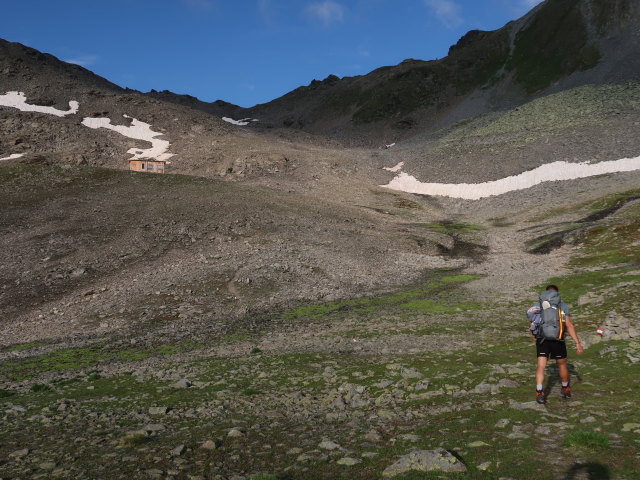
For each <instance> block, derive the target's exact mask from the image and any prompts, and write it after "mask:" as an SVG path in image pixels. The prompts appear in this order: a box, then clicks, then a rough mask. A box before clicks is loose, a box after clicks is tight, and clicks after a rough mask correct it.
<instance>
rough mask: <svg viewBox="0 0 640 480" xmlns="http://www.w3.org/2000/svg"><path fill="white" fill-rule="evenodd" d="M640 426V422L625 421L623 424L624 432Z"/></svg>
mask: <svg viewBox="0 0 640 480" xmlns="http://www.w3.org/2000/svg"><path fill="white" fill-rule="evenodd" d="M639 428H640V423H625V424H624V425H622V431H623V432H630V431H632V430H637V429H639Z"/></svg>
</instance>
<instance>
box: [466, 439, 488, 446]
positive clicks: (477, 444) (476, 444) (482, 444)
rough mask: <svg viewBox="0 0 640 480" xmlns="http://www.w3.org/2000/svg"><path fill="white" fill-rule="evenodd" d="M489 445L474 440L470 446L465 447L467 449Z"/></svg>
mask: <svg viewBox="0 0 640 480" xmlns="http://www.w3.org/2000/svg"><path fill="white" fill-rule="evenodd" d="M490 446H491V445H489V444H488V443H486V442H483V441H482V440H476V441H475V442H471V443H470V444H468V445H467V447H469V448H479V447H490Z"/></svg>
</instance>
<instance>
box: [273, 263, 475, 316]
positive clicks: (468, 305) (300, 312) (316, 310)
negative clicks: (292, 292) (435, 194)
mask: <svg viewBox="0 0 640 480" xmlns="http://www.w3.org/2000/svg"><path fill="white" fill-rule="evenodd" d="M450 273H451V271H450V270H441V271H436V272H432V273H431V275H432V276H431V277H430V278H428V279H426V280H425V281H424V283H422V284H420V285H418V286H414V287H409V288H403V289H399V290H397V291H395V292H392V293H388V294H382V295H379V296H376V297H363V298H354V299H346V300H337V301H333V302H325V303H319V304H311V305H301V306H298V307H296V308H293V309H291V310H289V311H287V312H285V313H284V316H285V317H286V318H322V317H325V316H329V315H335V314H360V315H370V314H380V313H382V312H385V311H393V310H394V309H397V308H400V309H402V310H405V311H406V310H414V311H423V312H426V311H431V312H438V311H451V312H454V311H458V310H457V309H458V308H461V309H464V310H470V309H479V308H482V307H481V305H480V304H474V303H472V302H456V300H458V298H459V297H460V293H459V292H458V291H456V288H457V286H458V285H462V284H464V283H468V282H471V281H473V280H476V279H478V278H480V276H479V275H464V274H455V275H450ZM454 303H455V305H453V304H454ZM452 305H453V306H452ZM440 308H442V310H440Z"/></svg>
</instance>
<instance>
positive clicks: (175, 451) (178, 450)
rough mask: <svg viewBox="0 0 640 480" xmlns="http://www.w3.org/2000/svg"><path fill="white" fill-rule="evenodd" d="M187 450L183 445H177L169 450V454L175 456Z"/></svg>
mask: <svg viewBox="0 0 640 480" xmlns="http://www.w3.org/2000/svg"><path fill="white" fill-rule="evenodd" d="M186 451H187V447H185V446H184V445H178V446H177V447H176V448H174V449H173V450H171V451H170V452H169V453H170V454H171V455H176V456H180V455H182V454H183V453H184V452H186Z"/></svg>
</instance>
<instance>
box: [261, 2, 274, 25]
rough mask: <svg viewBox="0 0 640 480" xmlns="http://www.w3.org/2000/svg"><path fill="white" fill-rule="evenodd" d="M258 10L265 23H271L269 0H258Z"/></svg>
mask: <svg viewBox="0 0 640 480" xmlns="http://www.w3.org/2000/svg"><path fill="white" fill-rule="evenodd" d="M258 11H259V12H260V16H261V17H262V20H263V21H264V23H265V24H267V25H268V26H272V25H273V5H272V1H271V0H258Z"/></svg>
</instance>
